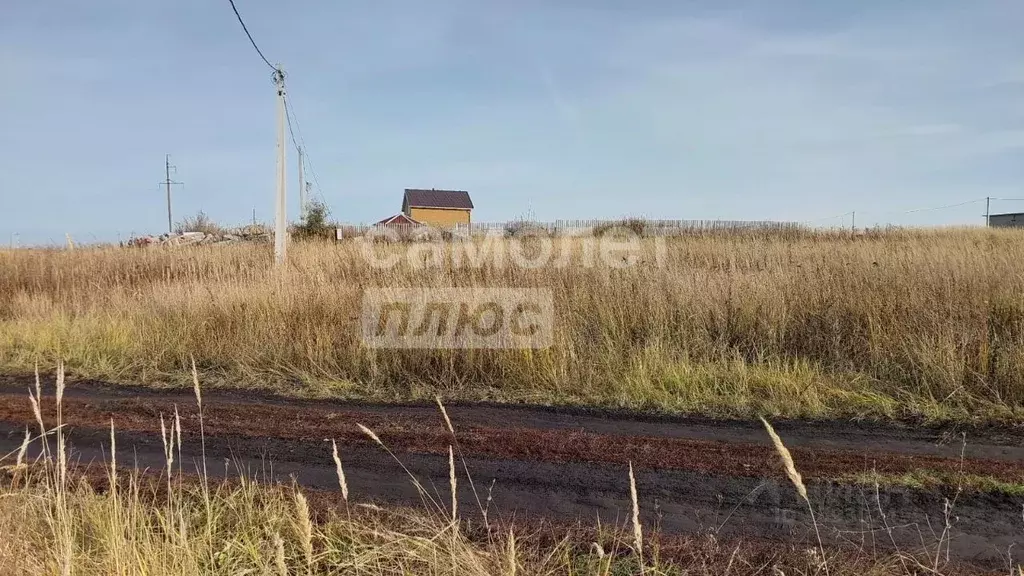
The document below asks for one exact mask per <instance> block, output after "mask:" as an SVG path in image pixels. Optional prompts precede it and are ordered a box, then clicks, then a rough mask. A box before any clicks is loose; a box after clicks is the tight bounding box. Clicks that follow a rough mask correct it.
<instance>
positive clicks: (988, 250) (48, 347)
mask: <svg viewBox="0 0 1024 576" xmlns="http://www.w3.org/2000/svg"><path fill="white" fill-rule="evenodd" d="M645 242H651V240H649V239H648V240H646V241H645ZM406 248H407V245H403V246H400V247H391V249H392V250H404V249H406ZM384 249H385V250H386V249H388V248H384ZM290 257H291V263H290V265H289V266H288V268H287V270H284V271H281V270H275V269H274V268H273V267H272V266H271V264H270V262H271V257H270V253H269V248H268V247H264V246H227V247H201V248H195V249H177V250H163V249H97V250H83V249H78V250H75V251H59V250H51V251H42V250H33V251H27V250H21V251H4V252H0V369H3V370H7V371H12V370H19V371H24V370H28V369H30V367H31V366H32V365H33V364H34V363H35V362H36V361H38V360H39V359H44V360H45V359H50V360H55V359H56V358H57V357H58V355H59V356H61V357H63V358H65V359H66V361H67V366H68V368H69V370H71V371H72V372H74V373H75V374H77V375H81V376H88V377H97V378H104V379H110V380H115V381H131V382H145V383H169V382H172V383H173V382H182V383H183V382H185V381H186V380H187V378H188V370H187V368H186V367H187V366H188V358H189V354H194V355H195V361H196V364H197V366H198V369H199V371H200V374H201V375H202V376H203V377H204V378H206V379H208V380H210V381H213V382H219V383H228V384H232V385H238V386H259V387H270V388H275V389H277V390H282V391H285V392H286V393H292V394H308V395H318V394H332V395H340V396H361V397H372V398H377V399H383V400H389V399H410V398H422V399H429V398H430V397H431V396H433V395H434V394H435V393H437V392H442V393H444V394H445V395H446V396H447V397H454V398H465V399H490V400H514V401H532V402H559V403H579V404H596V405H606V406H618V407H628V408H646V409H650V408H654V409H663V410H669V411H697V412H704V413H711V414H719V415H744V416H746V415H752V414H769V415H784V416H829V415H872V416H881V417H903V416H924V417H931V418H971V417H982V416H985V417H997V418H998V417H1011V416H1014V415H1020V409H1021V406H1022V403H1024V299H1022V295H1024V235H1021V234H1020V233H1019V232H1016V231H1013V230H977V229H955V230H925V231H906V230H902V231H900V230H897V231H889V232H873V233H869V234H863V235H856V236H855V235H851V234H849V233H845V234H839V233H804V234H797V233H794V232H792V231H790V232H786V233H784V234H783V233H780V234H769V233H736V234H707V235H700V236H693V237H683V238H672V239H668V240H667V245H666V248H665V257H664V259H663V260H662V262H661V264H660V265H659V263H658V262H657V261H656V260H655V259H654V258H653V257H643V258H641V261H640V262H639V263H638V264H637V265H635V266H633V267H631V268H627V269H612V268H609V267H604V266H593V267H585V266H582V265H579V261H580V260H579V258H573V259H572V260H571V262H570V265H568V266H565V267H551V266H549V267H542V268H539V269H524V268H517V267H515V266H512V265H505V266H495V265H491V264H487V265H483V266H480V267H465V266H463V267H454V266H452V265H451V262H450V261H449V260H445V262H444V263H443V265H442V266H440V267H431V266H427V267H422V266H419V265H416V262H422V261H423V259H424V258H429V254H428V255H427V256H424V253H422V252H421V253H420V255H419V256H417V258H415V259H414V262H413V263H410V262H409V261H408V260H407V259H403V260H402V261H401V262H400V263H399V265H398V266H397V267H395V268H393V269H376V268H374V267H372V266H370V265H369V264H368V263H367V261H366V259H365V258H364V257H363V256H362V255H361V252H360V249H359V248H358V247H356V246H355V245H354V244H353V243H351V242H346V243H343V244H329V243H300V244H296V245H295V246H294V247H293V249H292V250H291V251H290ZM374 286H389V287H396V286H404V287H446V286H494V287H533V286H536V287H550V288H551V289H552V290H553V291H554V295H555V310H556V314H557V316H558V318H557V325H556V330H555V342H554V346H552V347H551V348H549V349H546V350H539V351H538V350H532V351H531V350H525V351H523V350H520V351H508V350H504V351H503V350H439V351H438V350H372V349H367V348H364V347H363V346H361V345H360V339H359V335H358V321H359V314H360V305H361V295H362V291H363V290H364V289H366V288H368V287H374Z"/></svg>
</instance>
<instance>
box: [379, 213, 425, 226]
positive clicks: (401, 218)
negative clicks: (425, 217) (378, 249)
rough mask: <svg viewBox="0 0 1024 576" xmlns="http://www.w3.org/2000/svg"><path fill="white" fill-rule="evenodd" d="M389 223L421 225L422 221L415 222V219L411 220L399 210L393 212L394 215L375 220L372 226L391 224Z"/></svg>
mask: <svg viewBox="0 0 1024 576" xmlns="http://www.w3.org/2000/svg"><path fill="white" fill-rule="evenodd" d="M391 225H397V226H422V225H423V223H422V222H417V221H416V220H413V219H412V218H409V217H408V216H406V215H405V214H402V213H401V212H399V213H398V214H395V215H394V216H392V217H390V218H385V219H383V220H381V221H380V222H377V223H376V224H374V226H391Z"/></svg>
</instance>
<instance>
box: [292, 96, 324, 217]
mask: <svg viewBox="0 0 1024 576" xmlns="http://www.w3.org/2000/svg"><path fill="white" fill-rule="evenodd" d="M284 111H285V117H286V118H287V119H288V132H289V133H290V134H291V138H292V145H293V146H295V148H296V149H299V148H300V147H301V148H302V154H303V158H305V161H306V164H307V165H308V166H309V173H310V174H311V175H312V176H313V184H315V185H316V191H317V195H318V196H319V197H320V201H321V202H326V201H327V199H326V198H325V197H324V190H323V188H322V187H321V186H320V178H318V177H317V175H316V169H314V168H313V159H312V158H310V156H309V149H308V148H307V147H306V140H305V139H304V138H303V137H302V126H300V125H299V117H298V116H296V115H295V112H294V111H293V110H292V107H291V104H289V103H288V98H287V97H285V99H284ZM292 122H294V123H295V129H294V130H293V129H292ZM295 131H298V133H299V137H298V139H297V140H296V138H295Z"/></svg>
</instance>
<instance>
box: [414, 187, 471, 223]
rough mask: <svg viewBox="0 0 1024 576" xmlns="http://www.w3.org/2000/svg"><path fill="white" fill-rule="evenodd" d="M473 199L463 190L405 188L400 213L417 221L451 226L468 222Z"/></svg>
mask: <svg viewBox="0 0 1024 576" xmlns="http://www.w3.org/2000/svg"><path fill="white" fill-rule="evenodd" d="M472 211H473V200H471V199H470V197H469V192H466V191H464V190H433V189H431V190H418V189H414V188H406V190H405V197H404V198H403V199H402V213H403V214H405V215H406V216H408V217H409V218H412V219H413V220H415V221H417V222H422V223H424V224H430V225H432V226H442V227H451V226H455V225H456V224H469V222H470V213H471V212H472Z"/></svg>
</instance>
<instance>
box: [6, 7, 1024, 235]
mask: <svg viewBox="0 0 1024 576" xmlns="http://www.w3.org/2000/svg"><path fill="white" fill-rule="evenodd" d="M236 3H237V5H238V8H239V10H240V11H241V13H242V15H243V17H244V18H245V20H246V22H247V24H248V26H249V29H250V31H251V32H252V34H253V35H254V37H255V38H256V41H257V42H258V43H259V44H260V47H261V48H262V49H263V51H264V52H265V53H266V54H267V56H268V57H269V58H270V59H271V61H274V62H280V63H282V64H283V65H284V67H285V70H286V72H287V73H288V90H289V95H290V101H291V103H292V105H293V107H294V110H295V112H296V115H297V117H298V120H299V126H300V127H301V133H302V136H303V139H304V140H305V142H306V146H307V148H308V150H309V154H310V159H311V161H312V167H313V168H314V171H315V173H316V176H317V181H318V182H319V190H317V188H316V187H314V191H315V192H317V193H318V194H319V193H322V195H323V197H324V199H325V200H326V201H327V202H328V204H329V205H330V207H331V210H332V212H333V215H334V216H335V217H336V218H337V219H339V220H342V221H347V222H368V221H374V220H377V219H380V218H383V217H385V216H388V215H390V214H393V213H395V212H397V211H398V210H399V208H400V205H401V193H402V189H403V188H406V187H436V188H459V189H466V190H469V191H470V192H471V193H472V195H473V198H474V201H475V203H476V205H477V210H476V213H475V216H474V217H475V218H476V219H477V220H481V221H482V220H487V221H495V220H505V219H510V218H515V217H517V216H521V215H525V214H526V213H527V212H528V211H529V212H532V215H533V216H534V217H535V218H537V219H540V220H554V219H558V218H564V219H569V218H611V217H618V216H622V215H646V216H651V217H658V218H728V219H779V220H798V221H805V220H816V219H822V220H819V222H818V223H821V224H829V223H831V222H838V221H839V220H838V219H837V220H834V221H830V220H827V219H823V218H825V217H828V216H832V215H836V214H840V213H844V212H848V211H852V210H856V211H857V221H858V224H871V223H874V222H895V223H905V224H943V223H978V222H980V218H978V215H980V214H981V213H982V212H983V210H984V202H980V203H975V204H970V205H967V206H961V207H957V208H950V209H946V210H935V211H928V212H918V213H913V214H904V213H902V212H904V211H907V210H911V209H916V208H927V207H931V206H942V205H946V204H954V203H959V202H963V201H968V200H971V199H975V198H982V197H985V196H994V197H1003V198H1024V34H1022V33H1021V30H1022V29H1024V2H1020V1H1019V0H992V1H988V0H978V1H973V2H963V1H959V0H957V1H941V0H935V1H923V0H922V1H917V2H914V1H906V2H882V1H877V0H870V1H865V2H838V1H834V2H823V1H813V2H812V1H807V2H796V1H791V0H781V1H772V2H768V1H762V0H750V1H747V2H724V1H722V2H718V1H711V0H708V1H699V0H698V1H696V2H677V1H674V0H673V1H669V0H658V1H654V2H644V1H626V0H623V1H617V0H591V1H584V0H560V1H549V2H543V1H540V0H524V1H521V2H495V1H483V0H475V1H470V0H435V1H432V2H429V3H428V2H413V1H408V2H400V1H393V0H375V1H374V2H347V1H346V2H342V1H329V0H297V1H295V2H281V1H274V2H271V1H269V0H237V2H236ZM0 67H2V69H3V70H4V76H3V79H2V80H0V125H2V126H3V129H2V130H0V203H2V204H0V241H3V242H6V241H8V239H9V237H10V235H11V234H12V233H17V234H18V235H19V238H20V241H21V242H22V243H45V242H48V241H50V240H53V241H57V242H60V241H61V240H62V239H63V236H64V233H65V232H68V233H71V234H72V236H73V237H75V238H76V239H77V240H80V241H89V240H116V239H117V238H118V237H121V238H127V237H128V236H129V235H130V234H132V233H136V234H139V233H149V232H152V233H159V232H161V231H163V229H164V228H165V227H166V214H165V207H164V196H163V192H162V190H161V189H160V187H159V186H158V185H157V182H158V181H160V180H162V179H163V161H164V154H166V153H170V154H171V155H172V162H173V163H174V164H176V165H177V166H178V172H177V174H176V175H175V178H176V179H178V180H181V181H184V182H185V186H184V187H178V188H176V189H175V191H174V194H175V200H174V207H175V212H176V214H177V215H184V214H192V213H195V212H196V211H197V210H200V209H202V210H204V211H206V212H207V214H209V215H211V216H212V217H213V218H215V219H216V220H218V221H221V222H224V223H229V224H230V223H242V222H245V221H247V220H249V219H250V218H251V213H252V210H253V208H255V209H256V214H257V217H258V218H259V219H260V220H264V221H269V220H270V219H271V218H272V210H273V193H274V172H275V168H274V158H275V144H274V138H275V107H274V106H275V102H274V92H273V87H272V84H271V81H270V71H269V69H267V67H266V66H265V64H263V63H262V62H261V61H260V59H259V57H258V56H257V55H256V53H255V52H254V51H253V49H252V47H251V46H250V45H249V43H248V40H247V39H246V38H245V36H244V34H243V32H242V30H241V29H240V27H239V26H238V23H237V21H236V20H235V17H234V14H233V13H232V12H231V8H230V6H229V4H228V2H227V0H223V1H218V0H179V1H177V2H148V1H144V2H140V1H138V0H93V1H90V2H78V1H70V0H51V1H47V2H40V1H38V0H5V1H4V8H3V17H2V18H0ZM289 152H290V156H289V164H290V166H289V170H290V172H289V187H290V188H289V193H290V195H291V200H292V201H291V207H290V212H291V214H292V215H293V216H294V214H295V213H296V211H297V210H296V208H297V199H296V192H297V190H296V185H295V164H294V159H295V154H294V151H293V150H290V151H289ZM993 209H994V211H1010V210H1024V202H995V203H994V205H993Z"/></svg>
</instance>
